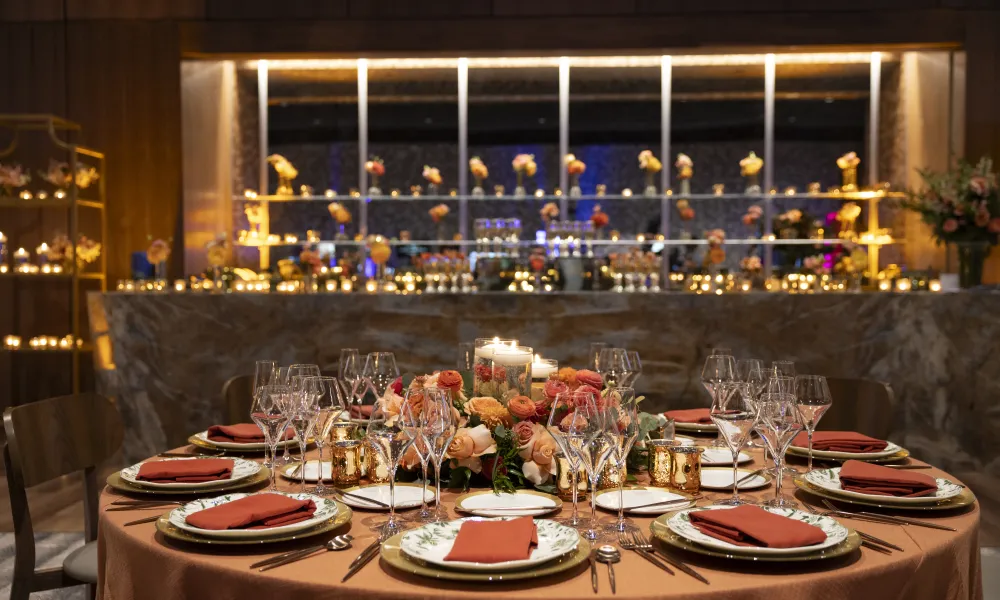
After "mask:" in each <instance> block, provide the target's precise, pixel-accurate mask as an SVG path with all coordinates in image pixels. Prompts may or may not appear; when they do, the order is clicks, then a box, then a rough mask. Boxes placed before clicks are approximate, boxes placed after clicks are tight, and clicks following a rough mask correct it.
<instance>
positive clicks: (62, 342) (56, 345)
mask: <svg viewBox="0 0 1000 600" xmlns="http://www.w3.org/2000/svg"><path fill="white" fill-rule="evenodd" d="M74 346H75V347H77V348H80V347H81V346H83V340H82V339H80V338H76V337H74V336H72V335H65V336H63V337H58V336H54V335H36V336H34V337H32V338H31V339H29V340H28V348H29V349H31V350H72V349H73V347H74ZM3 347H4V349H5V350H21V349H22V348H23V347H22V343H21V336H19V335H6V336H4V338H3Z"/></svg>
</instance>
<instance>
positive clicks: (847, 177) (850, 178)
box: [840, 167, 858, 192]
mask: <svg viewBox="0 0 1000 600" xmlns="http://www.w3.org/2000/svg"><path fill="white" fill-rule="evenodd" d="M842 173H843V178H844V185H842V186H840V191H842V192H856V191H858V168H857V167H847V168H846V169H842Z"/></svg>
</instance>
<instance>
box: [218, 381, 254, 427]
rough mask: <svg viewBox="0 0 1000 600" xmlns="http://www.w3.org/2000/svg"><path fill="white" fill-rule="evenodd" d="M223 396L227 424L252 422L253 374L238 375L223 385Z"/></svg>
mask: <svg viewBox="0 0 1000 600" xmlns="http://www.w3.org/2000/svg"><path fill="white" fill-rule="evenodd" d="M222 398H223V400H225V403H226V424H227V425H232V424H235V423H249V422H250V408H251V406H252V405H253V376H252V375H237V376H236V377H233V378H231V379H229V381H227V382H226V383H225V384H223V386H222Z"/></svg>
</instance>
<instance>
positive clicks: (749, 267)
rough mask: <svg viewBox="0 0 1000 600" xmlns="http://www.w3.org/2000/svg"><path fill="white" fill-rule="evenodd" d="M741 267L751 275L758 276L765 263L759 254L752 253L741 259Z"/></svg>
mask: <svg viewBox="0 0 1000 600" xmlns="http://www.w3.org/2000/svg"><path fill="white" fill-rule="evenodd" d="M740 269H741V270H742V271H743V272H744V273H746V274H747V275H749V276H750V277H757V276H758V275H760V273H761V271H762V270H763V269H764V264H763V263H762V262H761V261H760V257H759V256H757V255H755V254H751V255H750V256H744V257H743V258H741V259H740Z"/></svg>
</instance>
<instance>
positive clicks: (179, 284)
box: [174, 279, 187, 292]
mask: <svg viewBox="0 0 1000 600" xmlns="http://www.w3.org/2000/svg"><path fill="white" fill-rule="evenodd" d="M185 289H187V282H186V281H184V280H183V279H178V280H177V281H174V291H175V292H183V291H184V290H185Z"/></svg>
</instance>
